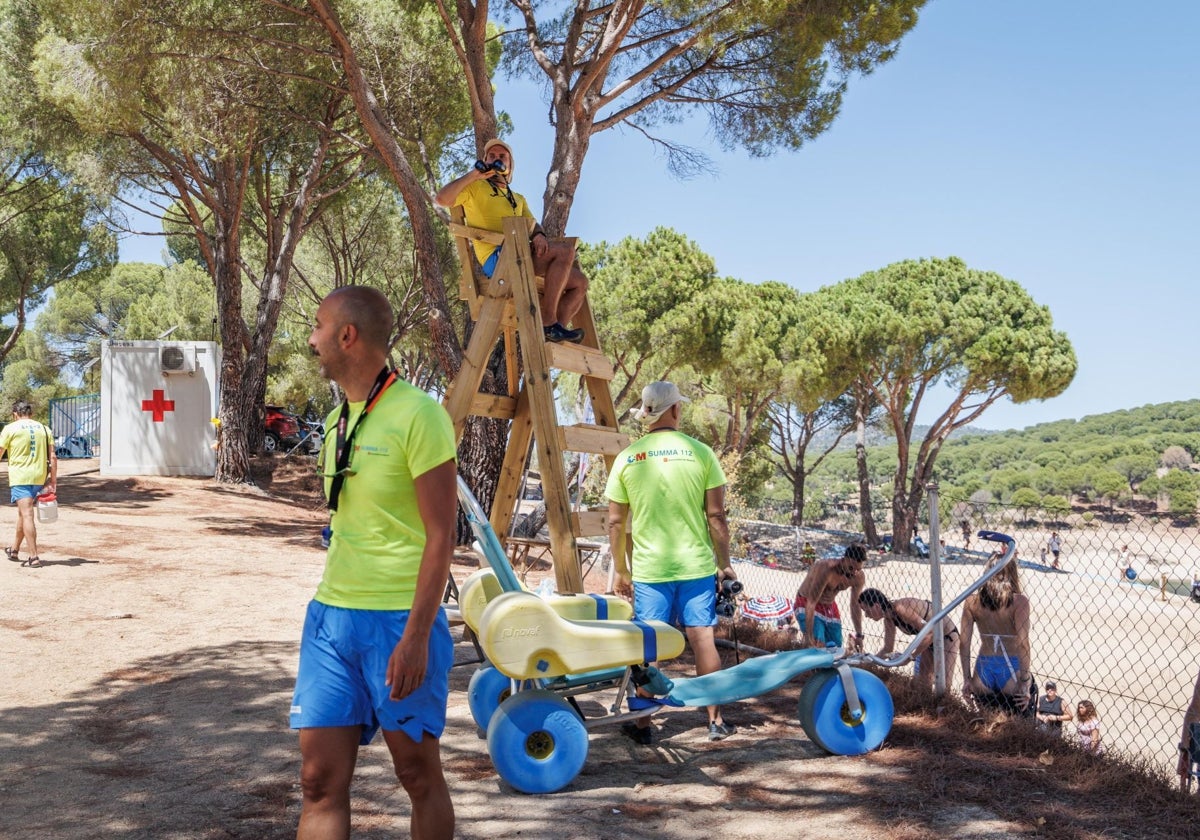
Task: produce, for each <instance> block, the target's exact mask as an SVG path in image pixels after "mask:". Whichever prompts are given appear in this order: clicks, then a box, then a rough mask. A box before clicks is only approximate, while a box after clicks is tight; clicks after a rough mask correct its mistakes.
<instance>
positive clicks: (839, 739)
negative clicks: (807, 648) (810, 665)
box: [800, 668, 896, 755]
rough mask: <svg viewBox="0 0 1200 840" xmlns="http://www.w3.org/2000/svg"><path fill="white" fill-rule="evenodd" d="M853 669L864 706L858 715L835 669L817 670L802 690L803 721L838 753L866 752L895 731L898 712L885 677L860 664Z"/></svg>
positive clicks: (808, 731) (829, 749) (815, 736)
mask: <svg viewBox="0 0 1200 840" xmlns="http://www.w3.org/2000/svg"><path fill="white" fill-rule="evenodd" d="M850 673H851V675H852V676H853V679H854V690H855V691H857V692H858V700H859V703H860V704H861V706H862V710H861V711H862V714H861V716H860V717H859V718H858V719H855V718H854V717H853V716H852V715H851V714H850V708H849V706H848V704H847V703H846V691H845V689H844V688H843V686H842V680H841V677H839V676H838V672H837V671H836V670H834V669H829V670H826V671H821V672H819V673H817V674H815V675H814V676H813V677H812V678H811V679H810V680H809V681H808V683H807V684H806V685H805V686H804V690H803V691H802V692H801V693H800V725H801V726H803V727H804V731H805V733H806V734H807V735H808V737H809V738H811V739H812V740H813V742H814V743H815V744H816V745H817V746H819V747H821V748H822V749H824V750H825V751H826V752H831V753H833V754H834V755H862V754H863V753H866V752H870V751H871V750H873V749H875V748H876V747H878V746H879V745H880V744H882V743H883V741H884V739H885V738H887V736H888V733H889V732H891V731H892V719H893V718H894V717H895V713H896V708H895V706H894V705H893V703H892V695H891V694H890V693H889V692H888V690H887V686H886V685H884V684H883V680H881V679H879V677H877V676H875V675H874V674H872V673H870V672H868V671H863V670H860V669H858V668H851V669H850Z"/></svg>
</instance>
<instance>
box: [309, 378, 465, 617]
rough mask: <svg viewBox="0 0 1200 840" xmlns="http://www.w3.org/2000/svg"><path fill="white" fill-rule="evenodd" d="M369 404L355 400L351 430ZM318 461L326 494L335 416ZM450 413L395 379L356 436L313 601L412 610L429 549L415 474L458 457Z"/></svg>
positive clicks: (331, 468)
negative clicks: (424, 553)
mask: <svg viewBox="0 0 1200 840" xmlns="http://www.w3.org/2000/svg"><path fill="white" fill-rule="evenodd" d="M365 405H366V403H365V401H364V402H358V403H351V404H350V417H349V420H348V422H347V424H346V428H347V435H348V434H349V432H350V431H351V430H353V429H354V426H355V424H357V423H358V422H360V418H361V417H362V410H363V407H364V406H365ZM340 410H341V407H340V406H339V407H338V408H337V409H334V411H333V412H332V413H331V414H330V415H329V417H328V418H327V419H326V421H325V428H326V429H327V430H329V431H328V433H327V434H326V436H325V446H324V447H323V448H322V450H321V455H320V458H319V459H318V463H319V464H321V465H322V469H321V472H322V474H323V475H324V476H325V494H326V496H328V495H329V488H330V485H331V484H332V482H333V472H334V470H335V466H334V460H335V451H334V450H335V447H336V446H337V431H336V430H337V421H338V414H339V413H340ZM454 457H455V445H454V426H453V425H452V424H451V422H450V415H448V414H447V413H446V410H445V409H444V408H442V406H441V405H440V404H438V403H437V402H436V401H434V400H433V398H432V397H430V396H429V395H428V394H426V393H425V392H424V391H421V390H420V389H418V388H415V387H413V386H412V385H411V384H409V383H408V382H405V381H403V380H400V379H398V380H396V381H395V382H393V383H392V385H391V387H389V388H388V389H387V390H386V391H385V392H384V393H383V395H382V396H381V397H380V398H379V402H378V403H376V405H375V407H374V408H373V409H372V410H371V412H370V413H369V414H368V415H367V417H366V420H365V421H364V424H363V426H362V428H361V429H359V430H358V433H357V434H355V435H354V441H353V451H352V452H351V454H350V464H349V468H348V469H349V470H350V471H351V473H352V474H348V475H347V476H346V479H345V481H344V482H343V483H342V491H341V495H340V496H339V497H338V509H337V512H336V513H334V514H333V519H332V521H331V523H330V524H331V526H332V528H333V537H332V539H331V541H330V544H329V552H328V554H327V556H326V559H325V574H324V576H323V577H322V578H321V583H320V585H319V586H318V587H317V594H316V600H318V601H320V602H321V603H322V604H328V605H329V606H333V607H347V608H350V609H361V610H408V609H412V603H413V596H414V594H415V593H416V589H417V572H418V571H419V570H420V567H421V553H422V552H423V551H424V549H425V525H424V523H423V522H422V521H421V513H420V511H419V510H418V508H417V494H416V486H415V485H414V483H413V479H415V478H417V477H418V476H420V475H423V474H424V473H427V472H429V470H431V469H433V468H434V467H437V466H440V465H441V464H444V463H446V462H447V461H452V460H454Z"/></svg>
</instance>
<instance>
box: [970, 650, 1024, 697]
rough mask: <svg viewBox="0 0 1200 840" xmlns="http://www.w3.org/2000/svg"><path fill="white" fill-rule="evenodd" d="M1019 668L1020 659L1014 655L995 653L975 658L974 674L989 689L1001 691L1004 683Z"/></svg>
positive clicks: (1011, 677)
mask: <svg viewBox="0 0 1200 840" xmlns="http://www.w3.org/2000/svg"><path fill="white" fill-rule="evenodd" d="M1020 669H1021V660H1019V659H1017V658H1016V657H1014V656H1004V655H1003V654H995V655H993V656H981V657H979V658H978V659H976V660H975V674H976V676H978V677H979V680H980V682H982V683H983V684H984V686H985V687H987V688H988V689H989V690H991V691H1001V690H1003V689H1004V684H1005V683H1006V682H1008V681H1009V680H1011V679H1013V675H1014V674H1016V673H1017V672H1018V671H1019V670H1020Z"/></svg>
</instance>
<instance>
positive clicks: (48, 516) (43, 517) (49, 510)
mask: <svg viewBox="0 0 1200 840" xmlns="http://www.w3.org/2000/svg"><path fill="white" fill-rule="evenodd" d="M37 518H38V522H56V521H57V520H58V497H57V496H55V495H53V494H47V495H45V496H38V500H37Z"/></svg>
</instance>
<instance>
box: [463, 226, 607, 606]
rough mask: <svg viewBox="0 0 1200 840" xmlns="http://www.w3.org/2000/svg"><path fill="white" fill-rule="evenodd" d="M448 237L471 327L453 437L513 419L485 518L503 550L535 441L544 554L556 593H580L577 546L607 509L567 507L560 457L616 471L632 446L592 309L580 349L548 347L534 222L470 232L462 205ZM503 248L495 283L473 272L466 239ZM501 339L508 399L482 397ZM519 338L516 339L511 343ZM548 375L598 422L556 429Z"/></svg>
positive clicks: (580, 318)
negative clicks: (578, 388) (575, 455)
mask: <svg viewBox="0 0 1200 840" xmlns="http://www.w3.org/2000/svg"><path fill="white" fill-rule="evenodd" d="M451 219H452V221H451V223H450V231H451V233H452V234H453V235H454V241H455V246H456V248H457V249H458V256H459V261H460V263H461V265H462V269H461V272H460V274H459V297H460V298H461V299H463V300H465V301H466V302H467V305H468V307H469V308H470V311H471V317H472V318H473V319H474V320H475V327H474V330H473V331H472V333H471V340H470V342H469V344H468V345H467V349H466V353H465V354H464V358H463V364H462V368H461V369H460V370H459V373H458V376H457V377H455V379H454V381H453V382H452V383H451V385H450V387H449V389H448V391H447V392H446V400H445V407H446V410H447V412H449V414H450V417H451V419H452V420H453V421H454V432H455V435H456V437H457V439H459V440H461V439H462V433H463V426H464V424H465V423H466V420H467V418H468V417H470V416H472V415H476V416H484V417H493V418H502V419H505V420H511V421H512V425H511V427H510V430H509V435H508V445H507V447H506V449H505V453H504V465H503V469H502V472H501V474H500V480H499V483H498V485H497V488H496V497H495V499H494V500H493V502H492V509H491V514H490V516H489V519H490V521H491V525H492V528H493V530H495V532H496V534H497V535H499V537H500V539H501V540H502V541H505V542H506V544H507V543H508V542H509V541H510V537H509V536H508V535H509V532H510V526H511V524H512V520H513V516H514V515H515V513H516V509H517V505H518V502H519V499H518V496H519V495H520V493H521V488H522V485H523V483H524V482H523V478H524V475H525V470H526V468H527V466H528V460H529V457H530V443H531V441H532V442H533V443H534V447H535V449H536V452H537V460H538V466H539V468H540V470H541V481H542V494H543V499H544V501H545V504H546V524H547V526H548V528H549V531H550V542H549V548H550V553H551V555H552V556H553V558H554V571H555V578H556V583H557V588H558V591H559V592H563V593H567V592H583V570H582V565H581V562H580V550H579V540H580V539H581V538H586V537H595V536H602V535H604V534H605V533H606V530H607V512H606V510H594V511H579V512H574V511H572V510H571V500H570V495H569V491H568V486H567V477H566V472H565V468H564V463H563V453H564V452H586V453H592V454H596V455H600V456H603V458H604V462H605V464H606V465H607V466H608V468H609V469H611V468H612V463H613V459H614V458H615V457H616V455H617V454H618V453H619V452H620V451H621V450H622V449H624V448H625V447H626V446H628V445H629V436H628V435H626V434H623V433H622V432H621V431H620V429H619V427H618V426H617V414H616V410H615V409H614V407H613V401H612V392H611V391H610V390H609V382H611V381H612V379H613V371H614V368H613V364H612V362H611V361H610V360H609V359H608V358H607V357H606V356H605V355H604V354H603V353H602V352H601V351H600V344H599V339H598V337H597V335H596V324H595V321H594V320H593V318H592V309H591V304H590V302H589V301H588V299H587V296H586V295H585V296H584V300H583V306H582V308H581V309H580V310H579V314H578V315H576V316H575V319H574V325H575V326H576V327H582V328H583V330H584V338H583V341H582V342H581V343H580V344H568V343H558V344H556V343H551V342H547V341H546V340H545V338H544V337H543V332H542V328H543V326H544V325H543V323H542V316H541V308H540V306H539V305H538V291H539V289H540V287H541V278H539V277H535V276H534V272H533V255H532V252H531V251H530V247H529V236H530V232H531V231H532V228H533V221H532V220H531V219H527V218H523V217H512V218H507V219H505V220H504V231H503V233H496V232H494V231H488V230H481V229H479V228H473V227H469V226H467V225H466V224H465V222H464V220H463V211H462V208H461V207H455V208H452V209H451ZM474 241H483V242H488V243H490V244H493V245H503V249H502V250H501V252H500V257H499V260H498V262H497V265H496V270H495V272H493V274H492V277H491V279H490V280H489V279H488V278H486V277H484V276H483V274H482V272H480V271H478V270H477V269H476V267H475V266H476V262H475V254H474V249H473V248H472V247H471V244H472V242H474ZM502 335H503V338H504V353H505V365H506V369H507V373H508V393H507V394H505V395H496V394H481V393H479V385H480V383H481V382H482V380H483V375H484V371H485V370H486V368H487V364H488V359H489V358H490V357H491V355H492V351H493V349H494V348H495V346H496V342H497V341H498V340H499V339H500V337H501V336H502ZM518 337H520V339H521V340H520V341H519V342H518V341H517V338H518ZM518 344H519V346H520V354H521V358H520V361H521V363H522V365H523V370H522V371H521V374H522V375H521V377H520V379H521V382H520V389H519V390H518V389H517V379H518V364H517V361H518V360H517V347H518ZM552 370H559V371H568V372H571V373H577V374H579V376H580V377H581V380H582V384H583V387H584V388H585V389H586V391H587V394H588V398H589V399H590V400H591V405H592V413H593V415H594V419H595V422H594V423H580V424H574V425H567V426H563V425H560V424H559V420H558V411H557V409H556V406H555V399H554V379H553V377H552V375H551V371H552Z"/></svg>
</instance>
